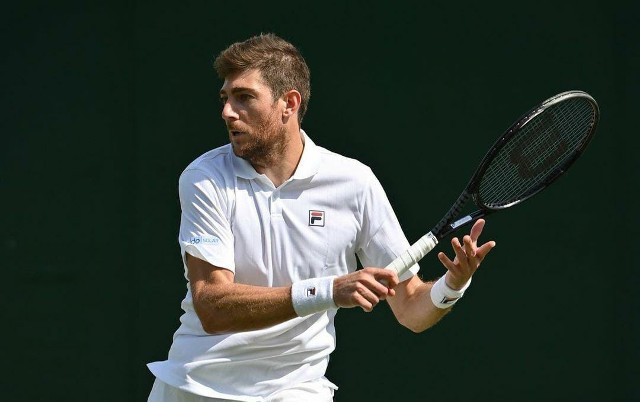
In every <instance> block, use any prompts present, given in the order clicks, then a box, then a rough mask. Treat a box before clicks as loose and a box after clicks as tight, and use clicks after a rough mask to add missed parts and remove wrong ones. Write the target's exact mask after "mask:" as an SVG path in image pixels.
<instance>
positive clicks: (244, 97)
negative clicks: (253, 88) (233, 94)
mask: <svg viewBox="0 0 640 402" xmlns="http://www.w3.org/2000/svg"><path fill="white" fill-rule="evenodd" d="M251 99H253V96H251V95H249V94H247V93H242V94H239V95H238V100H239V101H240V102H247V101H249V100H251Z"/></svg>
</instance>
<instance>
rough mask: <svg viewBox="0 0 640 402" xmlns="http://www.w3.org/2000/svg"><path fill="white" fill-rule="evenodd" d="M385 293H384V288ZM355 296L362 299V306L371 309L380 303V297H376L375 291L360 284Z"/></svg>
mask: <svg viewBox="0 0 640 402" xmlns="http://www.w3.org/2000/svg"><path fill="white" fill-rule="evenodd" d="M384 289H385V295H386V288H384ZM354 296H355V298H357V299H359V300H362V304H360V305H361V306H362V307H363V308H367V309H368V310H365V311H371V310H372V309H373V308H374V307H375V306H376V305H377V304H378V303H380V299H381V297H378V296H377V295H376V294H375V293H373V292H372V291H371V290H370V289H368V288H366V287H364V286H361V287H358V289H357V290H356V294H355V295H354Z"/></svg>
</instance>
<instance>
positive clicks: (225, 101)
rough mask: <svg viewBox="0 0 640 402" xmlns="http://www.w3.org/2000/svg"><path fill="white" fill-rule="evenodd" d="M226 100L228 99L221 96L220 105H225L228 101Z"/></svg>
mask: <svg viewBox="0 0 640 402" xmlns="http://www.w3.org/2000/svg"><path fill="white" fill-rule="evenodd" d="M228 99H229V98H227V97H226V96H221V97H220V103H222V104H223V105H224V104H226V103H227V100H228Z"/></svg>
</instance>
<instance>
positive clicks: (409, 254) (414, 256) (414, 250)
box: [385, 232, 438, 276]
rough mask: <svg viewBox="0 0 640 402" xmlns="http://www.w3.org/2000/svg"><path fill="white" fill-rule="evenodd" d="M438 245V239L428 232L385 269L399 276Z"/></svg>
mask: <svg viewBox="0 0 640 402" xmlns="http://www.w3.org/2000/svg"><path fill="white" fill-rule="evenodd" d="M436 244H438V239H437V238H436V236H434V235H433V233H431V232H429V233H427V234H426V235H424V236H422V237H421V238H420V239H419V240H418V241H417V242H415V243H413V244H412V245H411V247H409V248H408V249H407V250H406V251H405V252H404V253H402V254H400V256H399V257H398V258H396V259H395V260H393V261H391V263H390V264H389V265H387V266H386V267H385V268H387V269H393V270H395V271H396V272H397V273H398V276H401V275H402V274H404V273H405V272H407V270H408V269H409V268H411V267H412V266H413V265H415V264H416V263H417V262H418V261H420V260H421V259H422V257H424V256H425V255H427V253H429V251H431V250H433V249H434V247H435V246H436Z"/></svg>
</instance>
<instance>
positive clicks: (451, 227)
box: [438, 210, 487, 238]
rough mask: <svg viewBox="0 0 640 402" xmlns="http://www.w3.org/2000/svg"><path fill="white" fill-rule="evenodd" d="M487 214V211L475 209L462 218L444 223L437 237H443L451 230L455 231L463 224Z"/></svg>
mask: <svg viewBox="0 0 640 402" xmlns="http://www.w3.org/2000/svg"><path fill="white" fill-rule="evenodd" d="M486 215H487V211H483V210H479V211H475V212H472V213H470V214H469V215H465V216H463V217H462V218H460V219H458V220H456V221H455V222H453V223H450V224H448V225H446V226H445V227H444V228H443V229H442V235H441V236H438V237H439V238H442V237H445V236H447V235H449V234H450V233H452V232H455V231H456V230H458V229H460V228H461V227H463V226H467V225H469V224H471V223H472V222H475V221H476V219H479V218H482V217H484V216H486Z"/></svg>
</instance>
